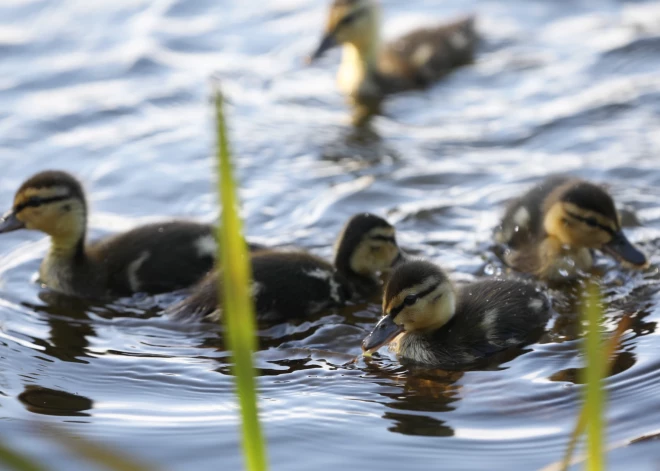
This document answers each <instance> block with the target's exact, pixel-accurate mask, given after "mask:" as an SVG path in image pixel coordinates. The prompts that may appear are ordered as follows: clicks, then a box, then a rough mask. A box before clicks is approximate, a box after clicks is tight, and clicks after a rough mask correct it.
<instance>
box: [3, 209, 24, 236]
mask: <svg viewBox="0 0 660 471" xmlns="http://www.w3.org/2000/svg"><path fill="white" fill-rule="evenodd" d="M24 228H25V223H24V222H23V221H20V220H19V219H18V218H17V217H16V213H14V211H8V212H7V213H5V215H4V216H2V219H0V234H4V233H5V232H12V231H17V230H18V229H24Z"/></svg>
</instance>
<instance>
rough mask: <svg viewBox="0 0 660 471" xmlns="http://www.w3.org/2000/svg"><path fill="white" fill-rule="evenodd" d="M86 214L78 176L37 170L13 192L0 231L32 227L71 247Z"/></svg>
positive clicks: (80, 233)
mask: <svg viewBox="0 0 660 471" xmlns="http://www.w3.org/2000/svg"><path fill="white" fill-rule="evenodd" d="M86 214H87V207H86V203H85V196H84V193H83V190H82V186H81V185H80V183H79V182H78V180H76V179H75V178H74V177H73V176H71V175H69V174H68V173H65V172H59V171H45V172H40V173H37V174H36V175H34V176H32V177H31V178H29V179H28V180H26V181H25V182H24V183H23V184H22V185H21V187H20V188H19V189H18V191H17V192H16V195H15V196H14V204H13V207H12V209H11V210H10V211H8V212H7V213H6V214H5V215H4V216H3V217H2V220H0V233H4V232H11V231H15V230H18V229H32V230H37V231H41V232H45V233H46V234H48V235H50V236H51V237H52V238H53V240H54V241H56V242H60V243H62V244H67V245H69V246H71V247H73V246H75V245H76V244H77V243H78V242H79V241H80V240H81V239H82V237H83V236H84V234H85V227H86Z"/></svg>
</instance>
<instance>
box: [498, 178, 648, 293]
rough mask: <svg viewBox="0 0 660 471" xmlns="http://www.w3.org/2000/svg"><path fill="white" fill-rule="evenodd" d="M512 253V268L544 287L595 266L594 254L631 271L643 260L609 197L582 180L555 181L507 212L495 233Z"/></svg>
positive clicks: (550, 180) (508, 258)
mask: <svg viewBox="0 0 660 471" xmlns="http://www.w3.org/2000/svg"><path fill="white" fill-rule="evenodd" d="M495 239H496V240H497V242H499V243H502V244H506V245H508V246H509V247H510V248H511V251H509V253H508V254H507V255H506V257H505V262H506V263H507V264H509V266H511V267H512V268H514V269H516V270H518V271H521V272H526V273H532V274H534V275H536V276H538V277H539V278H541V279H544V280H548V281H560V280H561V281H565V280H570V279H572V278H575V277H576V276H577V275H578V274H579V273H580V272H585V271H589V270H590V269H591V268H592V266H593V256H592V250H593V249H597V250H601V251H603V252H606V253H608V254H609V255H612V256H614V257H615V258H616V259H619V260H620V261H623V262H626V263H628V264H630V265H632V266H633V267H637V268H642V267H644V266H646V264H647V260H646V256H645V255H644V254H643V253H642V252H640V251H639V250H638V249H637V248H635V247H634V246H633V245H632V244H631V243H630V242H629V241H628V239H627V238H626V236H625V234H624V233H623V230H622V229H621V223H620V220H619V215H618V213H617V211H616V208H615V206H614V202H613V201H612V197H611V196H610V195H609V194H608V193H607V192H606V191H605V190H604V189H603V188H601V187H599V186H597V185H594V184H592V183H589V182H587V181H584V180H579V179H576V178H571V177H566V176H554V177H550V178H548V179H546V180H545V181H543V182H542V183H541V184H539V185H537V186H536V187H534V188H532V189H531V190H529V191H528V192H527V193H526V194H524V195H523V196H522V197H520V198H519V199H517V200H515V201H513V203H512V204H511V205H510V206H509V208H508V209H507V211H506V213H505V215H504V218H503V220H502V223H501V225H500V227H499V228H498V229H497V230H496V232H495Z"/></svg>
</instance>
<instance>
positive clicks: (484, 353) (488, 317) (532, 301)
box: [395, 280, 551, 369]
mask: <svg viewBox="0 0 660 471" xmlns="http://www.w3.org/2000/svg"><path fill="white" fill-rule="evenodd" d="M550 312H551V310H550V303H549V301H548V299H547V297H546V296H545V295H544V294H543V293H541V292H539V291H538V290H537V289H536V287H535V286H534V285H531V284H528V283H524V282H520V281H517V280H484V281H479V282H476V283H472V284H469V285H467V286H464V287H462V288H460V289H459V291H458V297H457V303H456V312H455V315H454V317H453V318H452V320H451V321H449V322H448V323H447V324H446V325H445V326H443V327H441V328H440V329H438V330H436V331H435V332H433V333H431V334H423V333H406V334H405V335H404V336H402V337H401V339H400V340H399V343H398V345H397V346H396V347H395V348H396V350H397V353H398V356H399V357H401V358H402V359H404V360H409V361H413V362H417V363H423V364H425V365H427V366H435V367H440V368H447V369H452V368H462V367H466V366H469V365H472V364H475V363H478V362H480V361H481V360H483V359H485V358H486V357H488V356H489V355H492V354H494V353H497V352H500V351H502V350H505V349H508V348H512V347H516V346H520V345H525V344H528V343H531V342H534V341H536V340H538V338H539V337H540V335H541V333H542V332H543V329H544V327H545V325H546V323H547V322H548V320H549V318H550Z"/></svg>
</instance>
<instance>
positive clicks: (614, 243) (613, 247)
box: [603, 231, 647, 267]
mask: <svg viewBox="0 0 660 471" xmlns="http://www.w3.org/2000/svg"><path fill="white" fill-rule="evenodd" d="M603 251H604V252H606V253H608V254H610V255H612V256H614V257H615V258H618V259H621V260H623V261H625V262H628V263H630V264H632V265H635V266H638V267H643V266H644V265H646V263H647V261H646V256H645V255H644V254H643V253H642V252H640V251H639V250H637V248H636V247H635V246H634V245H632V244H631V243H630V241H629V240H628V239H627V238H626V236H625V235H624V234H623V231H619V232H617V233H616V234H614V237H612V240H611V241H609V242H608V243H607V244H606V245H604V246H603Z"/></svg>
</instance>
